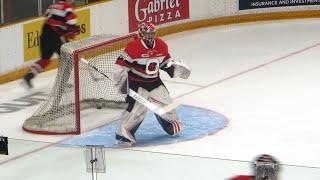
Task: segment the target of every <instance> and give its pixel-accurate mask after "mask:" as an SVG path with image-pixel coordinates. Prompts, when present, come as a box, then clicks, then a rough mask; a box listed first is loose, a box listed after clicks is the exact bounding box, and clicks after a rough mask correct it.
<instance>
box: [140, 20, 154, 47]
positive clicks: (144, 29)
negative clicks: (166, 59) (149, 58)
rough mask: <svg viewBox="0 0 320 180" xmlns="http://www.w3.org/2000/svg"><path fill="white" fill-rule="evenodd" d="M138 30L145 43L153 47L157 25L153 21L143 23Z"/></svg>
mask: <svg viewBox="0 0 320 180" xmlns="http://www.w3.org/2000/svg"><path fill="white" fill-rule="evenodd" d="M138 32H139V36H140V37H141V39H142V40H143V41H144V42H145V44H146V45H147V46H148V47H149V48H151V47H152V46H153V43H154V39H155V37H156V26H155V25H154V24H153V23H141V24H140V25H139V29H138Z"/></svg>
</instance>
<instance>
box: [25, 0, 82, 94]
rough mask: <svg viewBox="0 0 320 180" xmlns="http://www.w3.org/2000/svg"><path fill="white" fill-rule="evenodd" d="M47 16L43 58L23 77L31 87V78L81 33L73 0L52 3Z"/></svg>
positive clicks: (43, 32) (43, 35) (42, 49)
mask: <svg viewBox="0 0 320 180" xmlns="http://www.w3.org/2000/svg"><path fill="white" fill-rule="evenodd" d="M45 17H46V20H45V23H44V25H43V27H42V32H41V36H40V52H41V59H40V60H38V61H37V62H35V63H34V64H33V65H32V66H31V68H30V70H29V72H28V73H27V74H26V75H25V76H24V77H23V82H24V84H26V85H27V86H28V87H29V88H32V87H33V86H32V83H31V79H33V78H34V77H35V76H36V75H37V74H38V73H40V72H42V71H43V70H44V68H45V67H46V66H48V65H49V63H50V61H51V60H50V58H51V56H52V55H53V53H55V52H56V53H58V54H59V55H60V47H61V45H62V44H63V43H65V42H68V40H69V39H73V38H74V37H75V36H76V35H78V34H79V33H80V28H79V26H78V25H77V24H76V23H77V16H76V14H75V13H74V9H73V5H72V0H61V1H58V2H57V3H56V4H52V5H50V6H49V7H48V9H47V10H46V12H45Z"/></svg>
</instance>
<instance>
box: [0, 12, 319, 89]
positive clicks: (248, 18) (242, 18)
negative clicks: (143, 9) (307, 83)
mask: <svg viewBox="0 0 320 180" xmlns="http://www.w3.org/2000/svg"><path fill="white" fill-rule="evenodd" d="M318 17H320V11H319V10H311V11H291V12H275V13H259V14H246V15H239V16H227V17H219V18H212V19H204V20H197V21H192V22H186V23H182V24H177V25H172V26H169V27H165V28H161V29H159V31H158V32H157V33H158V35H159V36H166V35H169V34H174V33H178V32H183V31H188V30H194V29H199V28H204V27H209V26H220V25H227V24H237V23H245V22H255V21H267V20H280V19H299V18H318ZM57 67H58V61H57V60H54V61H53V62H52V63H51V64H50V65H49V67H48V68H46V70H52V69H55V68H57ZM27 70H28V68H21V69H18V70H15V71H13V72H9V73H7V74H4V75H2V76H0V84H2V83H6V82H9V81H13V80H16V79H19V78H21V77H23V75H24V74H25V73H26V72H27Z"/></svg>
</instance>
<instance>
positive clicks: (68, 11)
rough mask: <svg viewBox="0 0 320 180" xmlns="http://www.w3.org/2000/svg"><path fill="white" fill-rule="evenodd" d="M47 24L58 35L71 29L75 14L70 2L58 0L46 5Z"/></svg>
mask: <svg viewBox="0 0 320 180" xmlns="http://www.w3.org/2000/svg"><path fill="white" fill-rule="evenodd" d="M45 16H46V24H48V25H49V26H50V27H51V28H52V29H53V30H54V31H55V32H57V33H58V34H59V35H64V34H66V33H68V32H70V31H73V29H74V28H75V26H76V23H77V16H76V14H75V13H74V9H73V6H72V4H71V3H67V2H64V1H59V2H57V3H55V4H52V5H50V6H49V7H48V9H47V11H46V13H45Z"/></svg>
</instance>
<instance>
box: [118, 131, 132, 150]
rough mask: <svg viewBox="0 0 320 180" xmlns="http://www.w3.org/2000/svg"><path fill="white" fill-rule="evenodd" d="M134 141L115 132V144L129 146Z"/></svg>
mask: <svg viewBox="0 0 320 180" xmlns="http://www.w3.org/2000/svg"><path fill="white" fill-rule="evenodd" d="M134 143H135V141H131V140H129V139H127V138H126V137H124V136H121V135H118V134H117V133H116V141H115V144H117V145H119V146H122V147H131V146H132V145H133V144H134Z"/></svg>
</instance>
